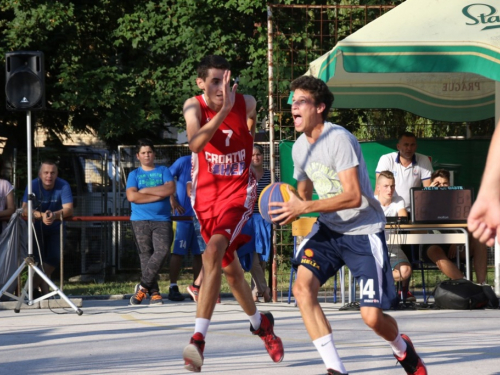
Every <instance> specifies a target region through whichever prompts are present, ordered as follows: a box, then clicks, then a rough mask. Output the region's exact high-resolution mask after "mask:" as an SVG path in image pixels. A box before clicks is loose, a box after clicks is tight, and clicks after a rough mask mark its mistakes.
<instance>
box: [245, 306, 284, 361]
mask: <svg viewBox="0 0 500 375" xmlns="http://www.w3.org/2000/svg"><path fill="white" fill-rule="evenodd" d="M260 315H261V317H262V320H261V322H260V328H259V329H257V330H254V329H253V327H252V324H250V331H251V332H252V334H254V335H257V336H259V337H260V338H261V339H262V341H264V345H265V346H266V350H267V352H268V353H269V355H270V356H271V359H272V360H273V361H274V362H281V361H282V360H283V357H284V356H285V350H284V349H283V343H282V342H281V339H280V338H279V337H278V336H276V335H275V334H274V330H273V327H274V317H273V315H272V314H271V313H270V312H265V313H261V314H260Z"/></svg>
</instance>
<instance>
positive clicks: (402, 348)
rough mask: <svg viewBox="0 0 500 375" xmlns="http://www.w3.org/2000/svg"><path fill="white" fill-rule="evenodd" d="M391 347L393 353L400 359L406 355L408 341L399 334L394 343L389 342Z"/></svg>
mask: <svg viewBox="0 0 500 375" xmlns="http://www.w3.org/2000/svg"><path fill="white" fill-rule="evenodd" d="M389 345H391V348H392V351H393V352H394V354H396V355H397V356H398V357H399V358H401V357H402V356H404V354H405V353H406V347H407V345H406V341H405V340H403V338H402V337H401V335H400V334H399V332H398V335H397V336H396V339H395V340H394V341H389Z"/></svg>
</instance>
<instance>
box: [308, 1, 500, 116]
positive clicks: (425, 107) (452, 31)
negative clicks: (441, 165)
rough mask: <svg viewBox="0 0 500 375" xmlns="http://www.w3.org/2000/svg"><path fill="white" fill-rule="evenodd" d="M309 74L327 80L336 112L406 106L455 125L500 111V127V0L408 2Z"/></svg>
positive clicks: (318, 63) (349, 39) (336, 50)
mask: <svg viewBox="0 0 500 375" xmlns="http://www.w3.org/2000/svg"><path fill="white" fill-rule="evenodd" d="M306 74H310V75H314V76H316V77H318V78H321V79H322V80H324V81H325V82H327V84H328V86H329V87H330V89H331V91H332V92H333V93H334V94H335V102H334V107H335V108H400V109H403V110H406V111H410V112H412V113H415V114H418V115H420V116H423V117H426V118H429V119H434V120H441V121H453V122H455V121H476V120H481V119H486V118H491V117H494V116H495V112H496V120H497V122H498V117H499V116H500V84H499V83H498V81H500V1H499V0H476V1H473V0H407V1H405V2H404V3H402V4H401V5H399V6H397V7H396V8H394V9H392V10H391V11H389V12H388V13H386V14H384V15H383V16H381V17H379V18H378V19H376V20H375V21H373V22H371V23H369V24H367V25H366V26H364V27H363V28H361V29H360V30H358V31H356V32H355V33H353V34H351V35H350V36H348V37H347V38H345V39H344V40H342V41H341V42H339V43H338V44H337V45H336V46H335V48H333V50H331V51H330V52H328V53H326V54H325V55H323V56H321V57H320V58H318V59H317V60H315V61H314V62H312V63H311V65H310V69H309V71H308V72H307V73H306ZM495 93H496V96H495ZM495 97H496V104H495Z"/></svg>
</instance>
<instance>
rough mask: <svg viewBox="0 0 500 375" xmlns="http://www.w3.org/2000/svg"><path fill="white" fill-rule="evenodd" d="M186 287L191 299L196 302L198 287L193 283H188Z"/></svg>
mask: <svg viewBox="0 0 500 375" xmlns="http://www.w3.org/2000/svg"><path fill="white" fill-rule="evenodd" d="M186 289H187V292H188V293H189V295H190V296H191V298H192V299H193V301H194V302H198V293H199V292H200V288H199V287H197V286H194V285H189V286H188V287H187V288H186Z"/></svg>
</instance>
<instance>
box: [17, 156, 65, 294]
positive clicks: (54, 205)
mask: <svg viewBox="0 0 500 375" xmlns="http://www.w3.org/2000/svg"><path fill="white" fill-rule="evenodd" d="M57 175H58V169H57V165H56V164H55V163H54V162H53V161H48V160H47V161H43V162H42V163H41V165H40V169H39V171H38V177H37V178H35V179H34V180H33V181H32V185H31V186H32V193H33V198H34V200H33V205H32V207H33V223H34V227H35V236H36V239H37V240H38V241H33V243H34V244H37V243H38V245H39V246H40V255H41V259H40V255H39V252H38V250H36V249H33V255H34V256H35V259H37V261H39V262H40V263H41V265H42V269H43V272H44V273H45V275H47V277H49V278H50V276H51V275H52V272H53V271H54V270H55V269H56V267H57V266H58V265H59V263H60V261H61V223H60V221H61V218H67V217H70V216H72V215H73V195H72V194H71V188H70V186H69V184H68V182H66V181H65V180H63V179H62V178H59V177H57ZM27 202H28V187H26V190H25V192H24V196H23V206H22V208H23V214H24V215H25V216H27V214H28V212H27V210H28V203H27ZM62 230H63V236H64V237H65V236H66V226H63V228H62ZM64 237H63V238H64ZM38 288H40V290H41V292H42V294H47V293H48V292H49V286H48V285H47V283H45V282H44V281H43V280H42V278H41V277H40V276H39V275H38V274H35V276H34V278H33V289H34V296H35V298H36V297H39V289H38Z"/></svg>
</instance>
